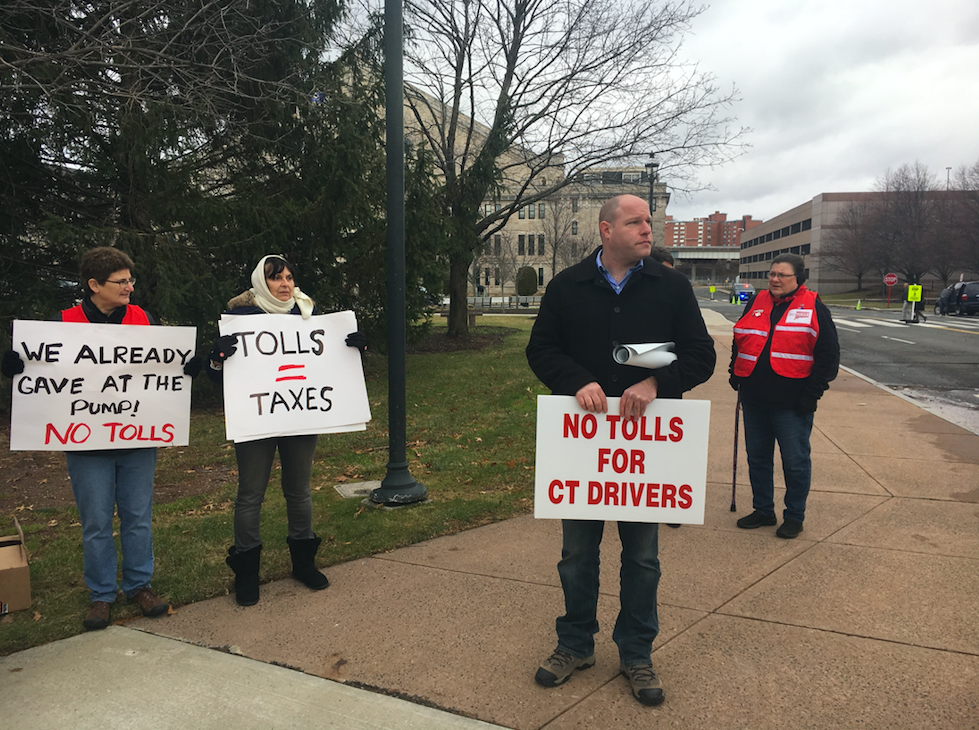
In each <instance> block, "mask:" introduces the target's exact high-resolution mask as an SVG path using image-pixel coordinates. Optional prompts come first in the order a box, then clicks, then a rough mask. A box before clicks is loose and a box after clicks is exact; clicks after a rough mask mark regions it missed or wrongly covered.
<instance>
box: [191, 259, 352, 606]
mask: <svg viewBox="0 0 979 730" xmlns="http://www.w3.org/2000/svg"><path fill="white" fill-rule="evenodd" d="M293 272H294V268H293V266H292V264H290V263H289V262H288V261H286V259H285V258H283V257H282V256H265V257H263V258H262V260H261V261H259V262H258V265H257V266H256V267H255V269H254V271H252V275H251V284H252V286H251V288H250V289H248V290H247V291H245V292H243V293H241V294H239V295H238V296H236V297H234V298H233V299H232V300H231V301H230V302H228V312H227V313H228V314H286V315H290V314H291V315H299V316H301V317H302V318H303V319H309V317H310V316H312V315H313V314H316V313H317V311H316V306H315V304H314V303H313V300H312V299H310V298H309V297H308V296H307V295H306V294H304V293H303V292H302V291H301V290H300V289H299V287H298V286H296V282H295V279H294V278H293ZM346 344H347V345H348V346H349V347H356V348H357V349H359V350H360V351H361V352H364V350H366V349H367V338H366V337H365V336H364V335H363V333H361V332H352V333H351V334H349V335H347V338H346ZM236 351H237V346H236V336H235V335H224V336H222V337H219V338H218V340H217V342H216V343H215V344H214V347H213V348H212V349H211V353H210V355H209V356H208V363H207V373H208V377H210V378H211V380H213V381H215V382H222V381H223V368H224V361H225V360H227V359H228V358H229V357H231V356H232V355H233V354H234V353H235V352H236ZM316 439H317V436H316V434H303V435H295V436H276V437H273V438H264V439H257V440H254V441H243V442H236V443H235V456H236V458H237V461H238V494H237V496H236V498H235V516H234V531H235V534H234V544H233V545H232V546H231V547H230V548H228V557H227V558H226V559H225V562H226V563H227V564H228V567H229V568H231V570H233V571H234V574H235V600H236V601H237V603H238V605H240V606H253V605H255V604H256V603H258V599H259V566H260V562H261V555H262V535H261V532H260V529H259V522H260V518H261V514H262V503H263V502H264V501H265V491H266V490H267V489H268V485H269V478H270V476H271V474H272V460H273V459H274V458H275V452H276V451H277V450H278V452H279V461H280V462H281V465H282V494H283V496H284V497H285V500H286V518H287V520H288V523H289V531H288V536H287V537H286V543H287V544H288V545H289V553H290V556H291V557H292V576H293V577H294V578H295V579H296V580H298V581H299V582H301V583H302V584H303V585H305V586H306V587H308V588H311V589H313V590H322V589H323V588H326V587H327V586H328V585H330V581H329V580H327V577H326V576H325V575H323V574H322V573H321V572H320V571H319V570H318V569H317V568H316V562H315V558H316V552H317V550H318V549H319V546H320V543H321V542H322V540H321V538H319V537H317V536H316V535H315V534H314V533H313V501H312V496H311V494H310V490H309V479H310V475H311V474H312V470H313V454H314V452H315V451H316Z"/></svg>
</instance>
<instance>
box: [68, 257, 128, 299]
mask: <svg viewBox="0 0 979 730" xmlns="http://www.w3.org/2000/svg"><path fill="white" fill-rule="evenodd" d="M134 266H135V264H133V260H132V259H131V258H129V257H128V256H127V255H126V254H124V253H123V252H122V251H120V250H119V249H117V248H112V247H111V246H98V247H96V248H90V249H89V250H88V251H86V252H85V253H84V254H82V260H81V262H79V264H78V273H79V274H81V278H82V286H83V287H84V289H85V291H86V292H88V293H89V294H94V292H93V291H92V290H91V289H90V288H89V287H88V280H89V279H95V281H97V282H98V283H99V284H100V285H101V284H104V283H105V282H106V280H107V279H108V278H109V277H110V276H112V274H114V273H115V272H116V271H122V270H123V269H129V270H130V272H131V271H132V270H133V267H134Z"/></svg>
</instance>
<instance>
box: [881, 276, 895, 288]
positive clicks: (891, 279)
mask: <svg viewBox="0 0 979 730" xmlns="http://www.w3.org/2000/svg"><path fill="white" fill-rule="evenodd" d="M884 283H885V284H887V286H894V285H895V284H897V274H885V275H884Z"/></svg>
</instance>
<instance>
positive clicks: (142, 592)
mask: <svg viewBox="0 0 979 730" xmlns="http://www.w3.org/2000/svg"><path fill="white" fill-rule="evenodd" d="M129 600H130V601H132V602H133V603H135V604H136V605H137V606H139V610H140V611H142V612H143V615H144V616H162V615H163V614H165V613H167V611H169V610H170V604H169V603H166V602H165V601H164V600H163V599H162V598H160V597H159V596H158V595H156V593H154V592H153V589H152V588H150V587H149V586H143V587H142V588H140V589H139V590H138V591H136V592H135V593H133V594H132V595H131V596H130V597H129Z"/></svg>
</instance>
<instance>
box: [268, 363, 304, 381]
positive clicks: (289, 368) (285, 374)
mask: <svg viewBox="0 0 979 730" xmlns="http://www.w3.org/2000/svg"><path fill="white" fill-rule="evenodd" d="M305 367H306V366H305V365H279V377H277V378H276V379H275V382H276V383H281V382H282V381H283V380H305V379H306V376H305V375H302V374H301V373H298V372H297V373H295V374H293V375H290V374H289V373H291V372H293V371H295V370H302V369H303V368H305Z"/></svg>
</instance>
